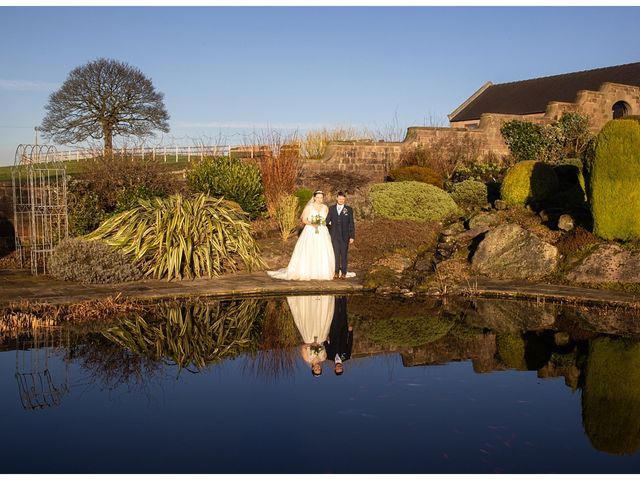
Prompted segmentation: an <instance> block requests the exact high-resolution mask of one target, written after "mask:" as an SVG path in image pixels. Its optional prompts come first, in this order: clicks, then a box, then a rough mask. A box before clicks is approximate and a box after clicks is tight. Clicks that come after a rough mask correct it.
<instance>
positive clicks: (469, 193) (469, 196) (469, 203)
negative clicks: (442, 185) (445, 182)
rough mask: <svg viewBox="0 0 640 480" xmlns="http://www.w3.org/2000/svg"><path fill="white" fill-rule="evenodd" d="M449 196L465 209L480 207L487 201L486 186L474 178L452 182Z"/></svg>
mask: <svg viewBox="0 0 640 480" xmlns="http://www.w3.org/2000/svg"><path fill="white" fill-rule="evenodd" d="M451 198H453V201H454V202H456V204H458V205H459V206H461V207H462V208H465V209H467V210H474V209H478V208H482V207H484V206H485V205H486V204H487V202H488V192H487V186H486V185H485V184H484V183H482V182H477V181H475V180H465V181H463V182H460V183H454V184H453V187H452V188H451Z"/></svg>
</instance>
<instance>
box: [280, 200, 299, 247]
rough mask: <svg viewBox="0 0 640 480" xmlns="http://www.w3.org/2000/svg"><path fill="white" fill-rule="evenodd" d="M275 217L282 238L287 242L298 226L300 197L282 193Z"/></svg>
mask: <svg viewBox="0 0 640 480" xmlns="http://www.w3.org/2000/svg"><path fill="white" fill-rule="evenodd" d="M275 219H276V223H277V224H278V229H279V230H280V238H282V241H284V242H286V241H287V239H288V238H289V237H290V236H291V234H292V233H293V232H295V230H296V227H297V226H298V197H296V196H295V195H282V196H281V197H280V199H279V200H278V202H277V203H276V211H275Z"/></svg>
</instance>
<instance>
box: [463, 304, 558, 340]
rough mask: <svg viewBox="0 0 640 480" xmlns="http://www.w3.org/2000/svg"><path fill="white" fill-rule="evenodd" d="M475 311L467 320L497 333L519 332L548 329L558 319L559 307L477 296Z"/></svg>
mask: <svg viewBox="0 0 640 480" xmlns="http://www.w3.org/2000/svg"><path fill="white" fill-rule="evenodd" d="M473 304H474V306H475V312H473V314H469V315H468V317H467V321H468V322H470V323H471V324H472V325H473V326H476V327H479V328H485V329H486V328H488V329H489V330H491V331H492V332H495V333H517V332H523V331H540V330H546V329H549V328H551V327H552V326H553V324H554V323H555V321H556V316H557V311H558V307H557V306H556V305H554V304H552V303H537V304H536V303H530V302H522V301H519V300H495V299H485V298H477V299H475V300H474V301H473ZM469 313H470V312H469Z"/></svg>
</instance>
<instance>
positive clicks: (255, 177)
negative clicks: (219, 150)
mask: <svg viewBox="0 0 640 480" xmlns="http://www.w3.org/2000/svg"><path fill="white" fill-rule="evenodd" d="M187 185H188V186H189V188H190V189H191V191H193V192H196V193H206V194H207V195H211V196H212V197H224V198H226V199H227V200H232V201H234V202H236V203H238V205H240V206H241V207H242V209H243V210H244V211H245V212H247V213H248V214H249V216H250V217H251V218H256V217H257V216H259V215H260V214H261V213H262V212H263V211H264V210H265V208H266V201H265V196H264V188H263V185H262V177H261V174H260V168H259V167H258V166H257V165H255V164H253V163H247V162H244V161H242V160H240V159H238V158H233V157H215V158H205V159H203V160H202V161H200V162H198V163H196V164H195V165H194V166H193V168H192V169H191V171H189V173H188V174H187Z"/></svg>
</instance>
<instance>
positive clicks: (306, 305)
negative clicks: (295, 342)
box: [287, 295, 335, 364]
mask: <svg viewBox="0 0 640 480" xmlns="http://www.w3.org/2000/svg"><path fill="white" fill-rule="evenodd" d="M287 303H288V304H289V308H290V309H291V314H292V315H293V321H294V322H295V324H296V327H298V331H299V332H300V336H301V337H302V341H303V342H304V344H303V345H302V347H301V352H300V353H301V354H302V358H303V359H304V361H305V362H307V363H309V364H312V363H315V361H320V362H322V361H324V360H325V359H326V358H327V353H326V351H325V348H324V345H323V343H324V341H325V340H326V339H327V335H329V329H330V328H331V321H332V320H333V310H334V305H335V299H334V297H333V295H304V296H299V297H287ZM312 347H313V348H312Z"/></svg>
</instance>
